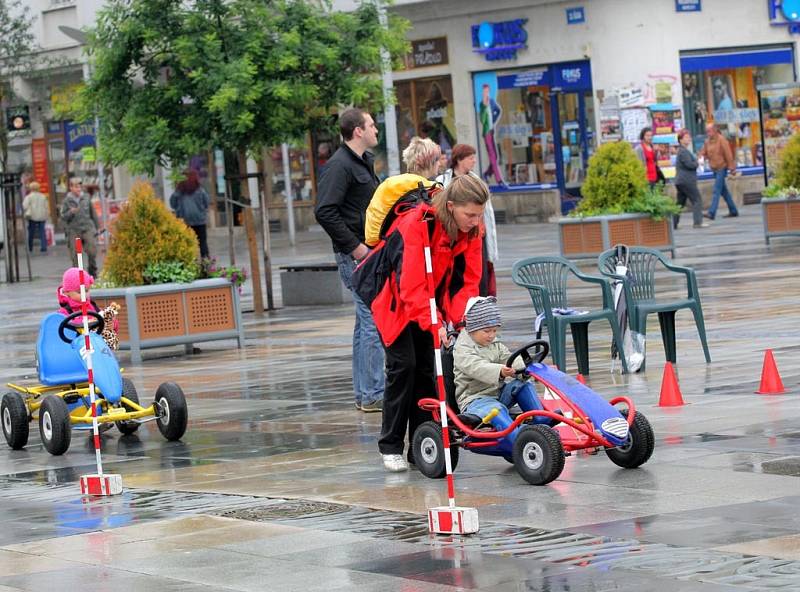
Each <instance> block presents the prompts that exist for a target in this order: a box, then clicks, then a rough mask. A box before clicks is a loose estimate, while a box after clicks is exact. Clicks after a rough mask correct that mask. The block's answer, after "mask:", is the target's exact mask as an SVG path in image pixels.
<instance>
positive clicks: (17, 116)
mask: <svg viewBox="0 0 800 592" xmlns="http://www.w3.org/2000/svg"><path fill="white" fill-rule="evenodd" d="M6 129H7V130H8V131H9V132H24V131H27V130H29V129H31V114H30V110H29V109H28V106H27V105H17V106H16V107H9V108H8V109H6Z"/></svg>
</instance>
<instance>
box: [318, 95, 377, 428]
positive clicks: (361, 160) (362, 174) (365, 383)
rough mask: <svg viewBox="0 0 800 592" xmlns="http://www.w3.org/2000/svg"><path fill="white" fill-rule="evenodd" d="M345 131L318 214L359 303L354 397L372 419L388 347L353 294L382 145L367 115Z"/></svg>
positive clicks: (342, 121)
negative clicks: (377, 154)
mask: <svg viewBox="0 0 800 592" xmlns="http://www.w3.org/2000/svg"><path fill="white" fill-rule="evenodd" d="M339 128H340V130H341V132H342V139H343V140H344V144H343V145H342V146H341V147H339V149H338V150H337V151H336V153H335V154H334V155H333V156H332V157H331V159H330V160H329V161H328V162H327V164H326V165H325V171H324V172H323V173H322V177H321V178H320V180H319V192H318V194H317V207H316V209H315V210H314V214H315V216H316V218H317V222H319V224H320V226H322V228H324V229H325V232H327V233H328V236H330V237H331V241H332V242H333V253H334V255H335V257H336V263H337V264H338V266H339V274H340V275H341V276H342V281H343V282H344V285H345V287H347V289H349V290H350V292H352V294H353V300H354V301H355V305H356V324H355V327H354V329H353V392H354V393H355V402H356V409H360V410H361V411H364V412H367V413H369V412H373V411H381V409H382V408H383V387H384V353H383V344H382V343H381V339H380V336H379V335H378V331H377V329H376V328H375V322H374V321H373V320H372V313H371V312H370V310H369V308H368V307H367V306H366V305H365V304H364V302H363V301H362V300H361V299H360V298H359V297H358V295H357V294H356V293H355V291H354V290H353V285H352V283H351V279H350V278H351V276H352V275H353V270H354V269H355V266H356V264H357V263H358V262H359V261H360V260H361V259H363V258H364V257H366V256H367V253H369V248H368V247H367V246H366V245H365V244H364V218H365V213H366V211H367V206H368V205H369V202H370V200H371V199H372V194H373V193H375V189H376V188H377V187H378V184H379V181H378V177H376V176H375V170H374V168H373V162H374V157H373V155H372V153H371V152H369V149H370V148H374V147H375V146H377V145H378V128H377V126H376V125H375V122H374V121H373V120H372V117H371V116H370V115H369V114H368V113H364V112H363V111H362V110H361V109H348V110H347V111H345V112H344V113H342V115H341V116H340V117H339Z"/></svg>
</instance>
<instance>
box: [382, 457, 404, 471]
mask: <svg viewBox="0 0 800 592" xmlns="http://www.w3.org/2000/svg"><path fill="white" fill-rule="evenodd" d="M383 468H385V469H386V470H387V471H389V472H390V473H402V472H403V471H407V470H408V463H407V462H406V459H404V458H403V455H402V454H384V455H383Z"/></svg>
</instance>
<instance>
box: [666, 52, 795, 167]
mask: <svg viewBox="0 0 800 592" xmlns="http://www.w3.org/2000/svg"><path fill="white" fill-rule="evenodd" d="M681 75H682V82H683V104H684V105H683V106H684V110H685V114H686V116H685V121H686V125H687V127H688V128H689V130H690V131H691V132H692V136H693V138H694V144H695V148H696V149H699V148H700V147H701V146H702V145H703V142H704V140H705V127H706V125H707V124H708V123H715V124H717V125H718V126H719V127H720V129H721V131H722V133H723V134H724V135H725V136H726V137H727V138H728V140H729V141H730V142H731V146H732V148H733V149H734V155H735V158H736V163H737V165H738V166H739V167H753V166H754V167H761V166H763V147H762V144H761V126H760V124H759V118H758V95H757V92H756V87H758V86H759V85H762V84H775V83H782V82H792V81H794V79H795V75H794V51H793V49H792V46H788V45H787V46H770V47H758V48H742V49H737V50H725V51H719V52H681Z"/></svg>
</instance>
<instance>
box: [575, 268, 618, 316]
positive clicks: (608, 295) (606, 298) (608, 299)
mask: <svg viewBox="0 0 800 592" xmlns="http://www.w3.org/2000/svg"><path fill="white" fill-rule="evenodd" d="M572 273H574V274H575V277H577V278H578V279H579V280H581V281H582V282H587V283H589V284H599V285H600V289H601V290H602V292H603V308H611V309H613V308H614V295H613V292H612V291H611V280H609V279H608V278H607V277H600V276H596V275H588V274H585V273H581V272H580V271H577V270H575V269H573V270H572Z"/></svg>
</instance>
